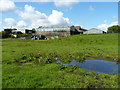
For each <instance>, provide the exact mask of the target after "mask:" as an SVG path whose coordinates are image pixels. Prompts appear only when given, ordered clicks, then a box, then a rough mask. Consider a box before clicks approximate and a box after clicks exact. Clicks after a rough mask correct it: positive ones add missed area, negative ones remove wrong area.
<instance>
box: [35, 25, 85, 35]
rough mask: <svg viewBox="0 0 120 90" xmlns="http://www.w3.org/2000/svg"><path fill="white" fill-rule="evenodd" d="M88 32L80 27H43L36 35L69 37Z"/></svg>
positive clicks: (37, 30)
mask: <svg viewBox="0 0 120 90" xmlns="http://www.w3.org/2000/svg"><path fill="white" fill-rule="evenodd" d="M85 31H87V30H85V29H82V28H81V27H80V26H66V27H42V28H38V29H36V34H37V35H39V34H42V35H57V36H69V35H75V34H83V32H85Z"/></svg>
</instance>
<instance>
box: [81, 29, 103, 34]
mask: <svg viewBox="0 0 120 90" xmlns="http://www.w3.org/2000/svg"><path fill="white" fill-rule="evenodd" d="M102 33H103V31H101V30H95V29H94V30H88V31H85V32H83V34H102Z"/></svg>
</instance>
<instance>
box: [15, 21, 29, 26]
mask: <svg viewBox="0 0 120 90" xmlns="http://www.w3.org/2000/svg"><path fill="white" fill-rule="evenodd" d="M26 26H27V24H26V23H25V22H24V21H22V20H21V21H19V22H18V23H17V27H26Z"/></svg>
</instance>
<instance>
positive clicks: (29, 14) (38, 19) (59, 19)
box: [18, 5, 71, 27]
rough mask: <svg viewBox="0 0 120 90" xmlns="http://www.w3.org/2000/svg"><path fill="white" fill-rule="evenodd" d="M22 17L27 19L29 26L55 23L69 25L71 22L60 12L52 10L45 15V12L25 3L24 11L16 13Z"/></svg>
mask: <svg viewBox="0 0 120 90" xmlns="http://www.w3.org/2000/svg"><path fill="white" fill-rule="evenodd" d="M18 14H19V15H20V16H21V17H22V18H23V19H25V20H29V21H30V22H31V23H32V24H31V26H36V27H38V26H57V25H59V26H60V25H61V26H64V25H69V24H70V23H71V22H70V21H69V19H68V18H65V17H64V16H63V13H62V12H59V11H56V10H53V11H52V14H51V15H49V16H47V15H46V14H45V13H41V12H39V11H37V10H35V8H34V7H32V6H29V5H25V7H24V11H21V12H19V13H18Z"/></svg>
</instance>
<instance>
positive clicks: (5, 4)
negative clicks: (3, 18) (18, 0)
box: [0, 0, 16, 12]
mask: <svg viewBox="0 0 120 90" xmlns="http://www.w3.org/2000/svg"><path fill="white" fill-rule="evenodd" d="M15 9H16V6H15V4H14V2H13V1H10V0H0V12H7V11H13V10H15Z"/></svg>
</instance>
